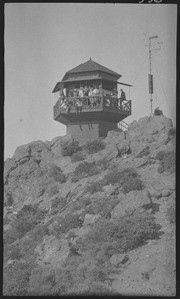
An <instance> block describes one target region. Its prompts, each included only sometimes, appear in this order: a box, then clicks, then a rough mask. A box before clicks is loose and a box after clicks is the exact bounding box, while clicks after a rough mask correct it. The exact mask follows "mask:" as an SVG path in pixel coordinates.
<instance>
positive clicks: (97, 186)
mask: <svg viewBox="0 0 180 299" xmlns="http://www.w3.org/2000/svg"><path fill="white" fill-rule="evenodd" d="M84 191H85V193H88V192H89V193H90V194H94V193H96V192H101V191H103V189H102V185H101V181H97V182H92V183H91V184H90V185H88V186H87V187H86V189H85V190H84Z"/></svg>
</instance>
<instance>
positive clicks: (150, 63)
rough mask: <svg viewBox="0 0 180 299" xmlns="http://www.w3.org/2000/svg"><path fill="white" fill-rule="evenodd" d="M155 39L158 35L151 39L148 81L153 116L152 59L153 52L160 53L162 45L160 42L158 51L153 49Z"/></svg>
mask: <svg viewBox="0 0 180 299" xmlns="http://www.w3.org/2000/svg"><path fill="white" fill-rule="evenodd" d="M155 38H158V36H157V35H154V36H150V37H149V75H148V81H149V94H150V103H151V115H152V114H153V105H152V101H153V99H152V94H153V75H152V73H151V72H152V61H151V58H152V52H153V51H158V50H160V49H161V44H162V43H160V42H158V44H159V48H157V49H151V46H152V45H151V40H152V39H155Z"/></svg>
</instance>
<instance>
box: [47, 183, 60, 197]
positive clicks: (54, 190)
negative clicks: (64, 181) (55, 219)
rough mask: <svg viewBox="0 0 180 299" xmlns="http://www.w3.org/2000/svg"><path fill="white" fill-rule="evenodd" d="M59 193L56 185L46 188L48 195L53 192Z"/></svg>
mask: <svg viewBox="0 0 180 299" xmlns="http://www.w3.org/2000/svg"><path fill="white" fill-rule="evenodd" d="M57 193H59V187H58V186H57V185H55V186H50V188H49V189H48V190H47V194H48V195H49V196H53V195H55V194H57Z"/></svg>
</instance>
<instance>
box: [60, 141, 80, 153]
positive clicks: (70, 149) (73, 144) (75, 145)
mask: <svg viewBox="0 0 180 299" xmlns="http://www.w3.org/2000/svg"><path fill="white" fill-rule="evenodd" d="M79 150H80V147H79V142H78V141H75V140H65V141H63V142H62V144H61V153H62V155H63V156H72V154H74V153H76V152H77V151H79Z"/></svg>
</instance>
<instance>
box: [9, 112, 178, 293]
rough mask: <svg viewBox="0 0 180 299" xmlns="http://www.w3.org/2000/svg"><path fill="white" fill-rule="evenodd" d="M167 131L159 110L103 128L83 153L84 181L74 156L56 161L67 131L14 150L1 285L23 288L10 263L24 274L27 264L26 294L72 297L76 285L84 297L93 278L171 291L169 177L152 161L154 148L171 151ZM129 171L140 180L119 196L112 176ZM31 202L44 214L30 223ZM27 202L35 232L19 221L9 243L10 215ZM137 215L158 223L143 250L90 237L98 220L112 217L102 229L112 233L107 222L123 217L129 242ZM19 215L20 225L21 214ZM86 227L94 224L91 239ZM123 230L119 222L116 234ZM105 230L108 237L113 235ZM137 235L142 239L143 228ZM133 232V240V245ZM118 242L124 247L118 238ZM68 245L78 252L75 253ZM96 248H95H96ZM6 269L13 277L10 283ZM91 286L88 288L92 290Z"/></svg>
mask: <svg viewBox="0 0 180 299" xmlns="http://www.w3.org/2000/svg"><path fill="white" fill-rule="evenodd" d="M172 128H173V125H172V121H171V120H170V119H169V118H167V117H165V116H162V115H160V116H153V117H144V118H141V119H140V120H139V121H133V122H132V123H131V124H130V125H129V128H128V130H127V131H125V132H122V131H117V130H115V131H109V132H108V135H107V137H106V138H104V139H103V142H104V143H105V146H106V147H105V149H103V150H100V151H99V152H97V153H95V154H91V155H87V154H84V159H85V160H84V162H86V164H85V165H86V166H87V168H88V165H92V164H93V165H94V166H95V167H97V169H98V171H97V172H95V173H93V174H92V173H91V174H90V175H89V176H88V175H86V174H87V173H85V175H84V177H83V176H79V180H78V179H77V180H76V178H74V170H75V169H76V167H77V166H78V165H79V163H81V162H82V161H76V162H73V163H72V162H71V157H68V156H67V157H64V156H62V153H61V145H62V142H63V141H64V140H67V139H68V136H65V137H61V136H60V137H56V138H54V139H53V140H52V141H45V142H42V141H35V142H31V143H29V144H26V145H22V146H19V147H18V148H17V149H16V151H15V152H14V155H13V157H12V158H8V159H7V160H6V161H5V163H4V182H5V188H4V193H5V196H4V198H5V205H6V207H5V208H4V231H5V240H6V242H7V243H8V242H11V241H12V240H13V243H10V244H8V245H7V248H8V249H6V251H7V252H6V254H7V256H8V255H10V256H9V258H7V259H6V260H5V265H4V268H5V270H7V271H9V270H10V273H9V274H8V275H9V276H8V279H6V281H11V282H12V285H13V283H14V281H15V282H16V279H17V280H18V281H17V282H16V283H15V293H14V294H13V295H16V288H18V287H19V288H20V289H21V290H23V288H22V285H21V280H20V279H19V276H17V272H16V267H17V269H18V270H19V269H20V272H21V271H22V272H23V271H24V270H22V269H24V268H23V267H25V268H26V269H25V271H28V270H27V269H28V265H29V263H30V270H29V272H28V273H29V274H28V275H29V276H28V277H29V280H26V283H27V281H28V283H27V286H26V288H25V289H26V292H27V294H28V295H33V296H34V295H37V296H39V295H44V296H47V295H53V296H54V295H56V294H58V295H63V294H64V293H63V292H66V293H65V294H68V293H67V292H69V293H70V294H71V292H72V290H73V291H74V290H75V291H76V290H79V292H80V293H82V294H83V290H86V292H87V294H88V292H90V291H89V290H90V287H89V286H92V285H93V284H92V280H93V283H94V280H97V281H98V283H100V282H101V287H102V284H103V281H105V283H104V285H103V286H104V287H105V286H106V287H107V285H108V287H110V288H113V289H114V290H116V292H118V294H121V295H122V294H124V295H139V294H140V295H141V296H145V295H147V296H148V295H153V296H157V295H159V296H173V295H174V293H175V276H174V272H175V261H174V259H175V258H174V257H175V253H174V250H175V232H174V225H173V223H174V221H175V220H174V218H175V215H174V214H173V207H175V173H174V169H173V170H172V171H170V172H168V171H164V172H162V173H159V172H158V168H159V163H160V162H159V160H158V159H157V154H158V153H159V152H160V151H163V152H172V153H173V151H175V142H174V139H173V138H171V137H170V136H169V130H170V129H172ZM127 168H128V169H129V170H128V171H129V173H131V180H129V177H128V176H126V180H127V182H129V185H130V187H131V185H133V184H135V185H136V184H138V182H139V181H138V178H140V180H141V181H142V182H143V184H142V186H141V187H142V188H139V187H138V188H136V186H135V188H134V189H133V188H132V189H131V188H130V189H126V192H125V191H123V184H124V182H122V180H121V179H120V181H118V182H117V181H116V179H115V178H114V179H115V183H114V182H113V175H114V173H115V175H116V174H117V172H118V171H119V172H120V171H122V170H126V169H127ZM132 169H135V170H136V171H137V180H133V175H134V176H135V177H136V173H134V174H133V172H132ZM85 171H86V169H85ZM108 174H111V176H112V177H110V176H109V179H108V180H107V181H106V180H105V178H106V175H108ZM61 175H63V179H62V181H61ZM77 177H78V174H77ZM64 178H65V179H64ZM73 178H74V179H75V180H74V182H73ZM111 179H112V180H111ZM109 180H110V181H109ZM104 181H105V182H106V183H105V185H104V184H103V182H104ZM101 184H102V185H101ZM35 204H36V207H37V210H38V209H39V210H40V211H41V213H42V214H43V215H44V216H43V218H42V220H41V219H40V216H38V217H39V218H38V219H36V221H37V222H36V223H35V224H33V223H32V222H33V221H32V220H34V218H33V217H34V215H33V214H32V215H31V209H30V207H31V206H34V205H35ZM25 205H26V206H27V205H29V206H30V207H29V209H30V210H29V211H30V212H29V214H30V215H29V214H27V215H26V217H27V218H28V217H30V219H28V220H29V221H30V224H31V223H32V224H33V225H34V229H32V230H28V229H29V227H28V226H27V227H28V229H27V227H25V229H27V233H26V234H25V235H24V236H19V235H18V236H17V238H16V240H15V242H14V239H15V238H14V235H16V234H17V232H16V229H15V228H16V226H15V227H12V226H14V224H16V225H17V222H13V221H15V220H17V219H16V216H17V214H18V213H19V211H21V212H22V208H23V207H24V206H25ZM41 213H40V215H42V214H41ZM18 215H19V214H18ZM22 215H23V213H22V214H21V217H22ZM139 215H140V216H139ZM144 215H145V216H144ZM141 216H142V217H143V216H144V218H147V217H148V216H150V217H151V216H152V223H153V217H154V219H155V220H154V221H156V224H158V225H160V227H159V228H160V231H159V234H158V236H156V238H155V237H154V236H151V237H152V240H151V239H150V240H148V241H147V242H145V243H144V242H143V245H142V246H140V245H137V248H135V249H132V248H131V247H130V248H129V250H128V252H124V253H123V251H122V250H121V251H118V250H117V251H115V253H114V247H113V246H115V243H114V244H111V243H110V242H109V244H108V243H106V244H102V243H98V242H99V239H100V240H101V235H103V231H102V228H101V226H100V227H98V226H96V225H98V224H99V223H103V228H104V227H106V226H104V225H106V224H107V223H110V226H108V229H109V230H110V232H111V224H112V227H113V225H114V223H116V222H117V221H119V220H122V222H123V221H127V224H128V221H129V220H132V219H134V220H133V221H134V222H132V223H133V234H130V235H129V236H130V237H129V240H128V241H127V245H128V244H129V243H130V244H131V239H132V238H133V237H134V236H135V235H136V234H137V236H138V233H139V231H141V230H143V224H144V223H140V226H138V225H137V227H136V222H135V220H136V218H137V219H141V218H142V217H141ZM24 218H25V217H24ZM124 219H125V220H124ZM23 221H24V222H26V219H23ZM103 221H104V222H103ZM24 222H21V225H23V224H24ZM125 223H126V222H125ZM27 224H29V223H27ZM134 224H135V229H134ZM30 226H31V225H30ZM94 227H95V228H97V230H98V229H99V236H98V238H97V237H96V231H95V230H93V228H94ZM124 229H125V227H122V231H121V233H122V235H123V233H124ZM152 229H153V226H152ZM130 230H131V228H130ZM7 232H8V234H7ZM91 232H93V233H92V234H90V235H88V236H90V237H88V238H87V239H85V240H86V241H87V244H88V245H87V244H84V245H83V243H81V241H82V239H83V238H85V237H86V235H87V234H88V233H91ZM112 233H113V234H115V235H116V231H112ZM118 233H119V232H117V235H118ZM127 234H128V232H127ZM102 237H103V236H102ZM18 238H19V239H18ZM141 238H142V239H143V238H145V239H146V231H145V233H144V235H141ZM141 238H140V239H139V240H138V242H140V243H141V241H142V240H141ZM7 240H8V241H7ZM9 240H10V241H9ZM123 240H124V241H123V242H124V245H125V244H126V239H125V238H124V239H123ZM91 241H92V242H97V243H95V245H96V246H97V247H95V250H96V251H97V253H96V252H95V251H94V252H93V250H94V245H92V244H94V243H92V244H91ZM128 242H129V243H128ZM117 243H118V242H117ZM28 244H29V245H28ZM69 244H72V246H73V248H76V249H77V252H80V254H78V255H77V254H76V253H74V252H73V250H71V249H72V248H71V247H70V245H69ZM99 244H101V245H99ZM138 244H139V243H138ZM83 246H84V247H85V248H86V246H87V247H88V246H89V247H90V249H89V248H86V250H85V249H84V251H83V248H84V247H83ZM91 246H92V247H91ZM101 246H102V248H103V250H104V251H103V250H102V252H103V253H102V252H100V251H99V249H100V247H101ZM118 248H119V247H118ZM88 250H90V251H88ZM9 252H10V253H11V254H10V253H9ZM22 252H23V253H24V254H23V253H22ZM92 253H93V254H92ZM94 253H95V254H94ZM107 253H108V254H107ZM21 255H23V258H21ZM172 255H173V256H172ZM94 258H96V263H95V262H94ZM68 263H69V264H68ZM18 265H20V266H18ZM22 265H23V266H22ZM66 266H67V268H66ZM18 267H20V268H18ZM63 269H65V270H63ZM69 269H70V271H69ZM106 270H107V271H106ZM13 271H15V272H13ZM61 271H64V272H62V273H61ZM76 271H77V272H76ZM98 271H99V272H98ZM11 273H15V274H14V275H15V276H13V278H12V279H11V276H10V275H11ZM23 273H24V272H23ZM25 273H26V272H25ZM18 275H20V274H19V272H18ZM58 275H59V276H58ZM88 275H89V276H88ZM76 276H77V280H76ZM16 277H17V278H16ZM87 277H88V279H86V278H87ZM71 280H72V281H73V283H74V285H73V288H71V285H70V284H71V283H72V282H71ZM84 281H85V282H86V284H84ZM109 282H110V283H109ZM61 283H62V285H61ZM67 284H69V285H68V287H67ZM56 285H57V289H56V288H55V287H56ZM59 286H60V287H59ZM98 287H99V286H97V285H96V287H95V290H97V288H98ZM5 289H6V291H7V292H8V291H9V292H10V294H11V295H12V293H11V292H12V288H11V285H10V289H8V287H7V288H6V287H5ZM52 290H53V291H52ZM51 291H52V293H51ZM56 292H57V293H56ZM61 292H62V293H61Z"/></svg>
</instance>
